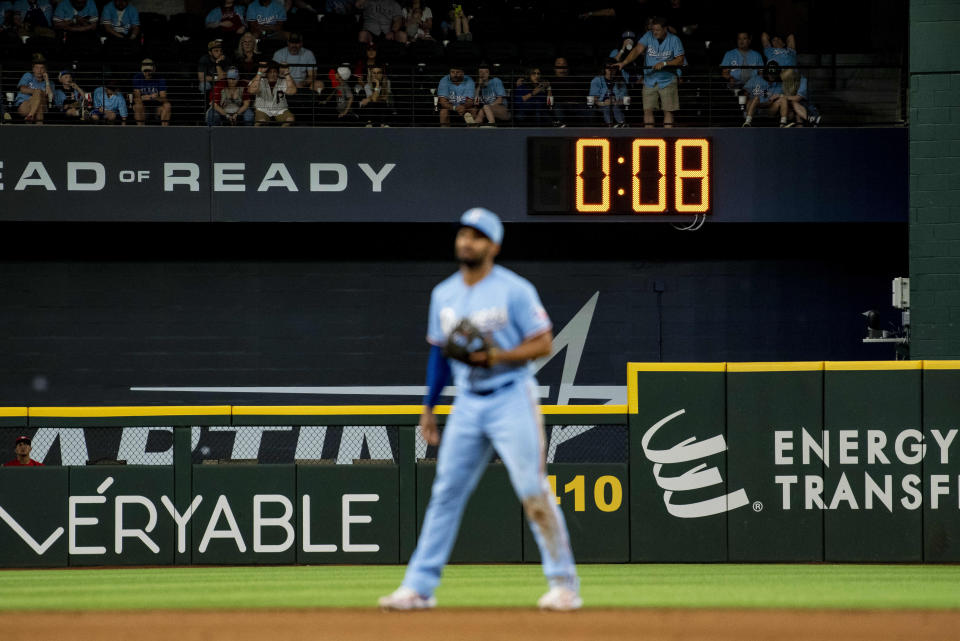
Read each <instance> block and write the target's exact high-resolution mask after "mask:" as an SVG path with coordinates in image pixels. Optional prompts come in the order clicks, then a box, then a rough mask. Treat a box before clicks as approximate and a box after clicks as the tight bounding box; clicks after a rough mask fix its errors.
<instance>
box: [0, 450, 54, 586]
mask: <svg viewBox="0 0 960 641" xmlns="http://www.w3.org/2000/svg"><path fill="white" fill-rule="evenodd" d="M69 474H70V470H69V468H66V467H0V520H2V523H0V567H4V568H21V567H65V566H66V565H67V558H68V557H67V538H68V537H67V527H68V516H67V514H68V504H67V503H68V502H67V496H68V494H69V488H70V483H69Z"/></svg>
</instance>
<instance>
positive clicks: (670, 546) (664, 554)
mask: <svg viewBox="0 0 960 641" xmlns="http://www.w3.org/2000/svg"><path fill="white" fill-rule="evenodd" d="M678 365H682V364H678ZM691 365H693V364H691ZM721 367H722V365H721ZM695 369H696V368H695V367H694V368H692V370H695ZM692 370H691V371H642V372H639V373H638V374H637V396H638V411H637V413H636V414H631V416H630V450H631V457H630V460H631V466H632V469H631V470H630V480H631V483H630V496H631V499H632V505H631V510H630V534H631V546H630V550H631V556H630V558H631V560H633V561H649V562H658V563H669V562H686V561H691V562H709V561H725V560H726V559H727V514H726V509H727V508H726V499H725V498H724V497H725V496H726V492H727V483H726V479H725V478H723V473H724V470H725V469H726V455H725V452H724V449H725V448H724V447H722V446H721V445H720V441H718V440H717V439H723V436H724V428H725V419H726V410H725V401H726V394H725V375H724V372H723V370H722V369H720V370H717V371H692ZM658 424H659V425H660V427H659V429H657V430H654V427H655V426H656V425H658ZM645 437H646V438H647V440H648V442H647V448H646V449H645V448H644V447H643V441H644V439H645ZM690 439H695V443H694V444H693V445H694V447H693V448H685V447H684V445H683V444H686V445H691V443H689V442H688V440H690ZM697 443H699V444H700V446H702V447H703V449H702V450H700V447H699V446H696V444H697ZM698 451H702V452H704V453H705V454H707V455H706V456H699V455H698V454H697V452H698ZM658 460H659V461H660V462H658ZM700 465H704V466H705V468H704V470H703V472H702V473H697V472H695V470H696V468H698V466H700ZM690 474H697V476H695V477H694V478H690V476H689V475H690ZM685 475H687V479H686V480H684V479H681V477H683V476H685ZM657 477H659V478H657ZM688 481H689V483H688ZM664 486H666V487H664ZM678 487H684V488H686V489H669V488H678ZM718 502H723V506H719V507H718Z"/></svg>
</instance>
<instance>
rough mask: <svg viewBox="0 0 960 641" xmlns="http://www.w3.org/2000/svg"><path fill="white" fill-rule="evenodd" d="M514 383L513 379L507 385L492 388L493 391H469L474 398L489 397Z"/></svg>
mask: <svg viewBox="0 0 960 641" xmlns="http://www.w3.org/2000/svg"><path fill="white" fill-rule="evenodd" d="M516 382H517V381H516V379H514V380H512V381H510V382H509V383H504V384H503V385H501V386H500V387H494V388H493V389H485V390H470V393H471V394H473V395H474V396H490V395H491V394H494V393H496V392H499V391H500V390H502V389H507V388H508V387H510V386H511V385H513V384H514V383H516Z"/></svg>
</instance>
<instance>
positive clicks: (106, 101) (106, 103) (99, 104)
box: [90, 84, 127, 125]
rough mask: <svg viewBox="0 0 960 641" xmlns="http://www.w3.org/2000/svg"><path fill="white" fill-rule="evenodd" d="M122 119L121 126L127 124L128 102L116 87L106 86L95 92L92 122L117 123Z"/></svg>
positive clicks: (98, 88)
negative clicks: (118, 119)
mask: <svg viewBox="0 0 960 641" xmlns="http://www.w3.org/2000/svg"><path fill="white" fill-rule="evenodd" d="M118 117H119V118H120V124H121V125H126V124H127V101H126V100H124V99H123V96H121V95H120V93H119V92H118V91H117V88H116V86H115V85H109V84H108V85H105V86H103V87H97V88H96V89H94V90H93V109H92V110H91V111H90V120H94V121H99V120H106V121H107V122H115V121H116V120H117V118H118Z"/></svg>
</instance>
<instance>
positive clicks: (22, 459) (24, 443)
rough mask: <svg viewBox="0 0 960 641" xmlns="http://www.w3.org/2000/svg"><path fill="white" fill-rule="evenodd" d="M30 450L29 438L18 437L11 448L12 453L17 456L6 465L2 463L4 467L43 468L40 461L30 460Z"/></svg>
mask: <svg viewBox="0 0 960 641" xmlns="http://www.w3.org/2000/svg"><path fill="white" fill-rule="evenodd" d="M31 449H32V446H31V441H30V437H29V436H18V437H17V442H16V444H15V445H14V447H13V451H14V453H15V454H16V455H17V458H15V459H13V460H12V461H10V462H8V463H4V467H38V466H39V467H43V463H41V462H40V461H34V460H33V459H32V458H30V450H31Z"/></svg>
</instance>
